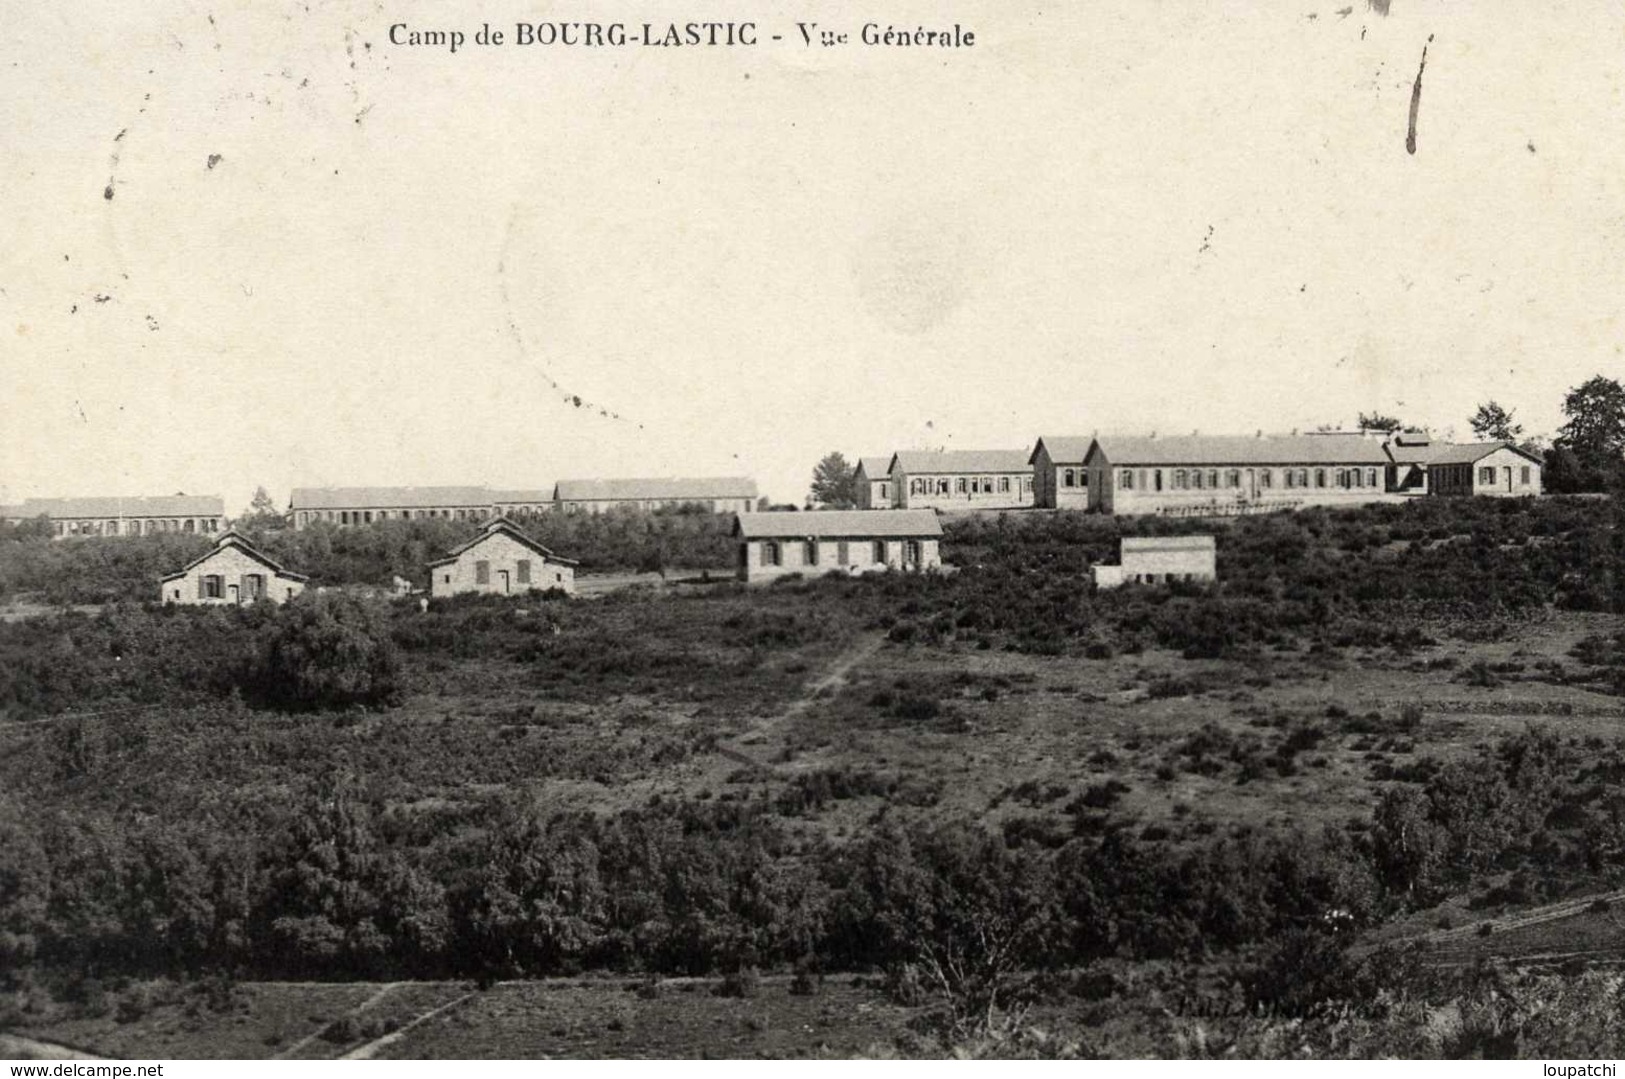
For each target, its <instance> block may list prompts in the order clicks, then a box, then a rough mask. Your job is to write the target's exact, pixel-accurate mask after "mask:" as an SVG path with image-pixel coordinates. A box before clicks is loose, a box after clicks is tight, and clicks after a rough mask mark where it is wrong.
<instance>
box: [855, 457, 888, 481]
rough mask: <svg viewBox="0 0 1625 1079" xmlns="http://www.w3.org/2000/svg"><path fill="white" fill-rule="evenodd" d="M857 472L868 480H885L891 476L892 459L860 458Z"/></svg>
mask: <svg viewBox="0 0 1625 1079" xmlns="http://www.w3.org/2000/svg"><path fill="white" fill-rule="evenodd" d="M857 471H859V472H862V473H863V478H864V479H867V480H883V479H885V478H886V477H887V476H889V475H891V458H890V457H859V458H858V468H857Z"/></svg>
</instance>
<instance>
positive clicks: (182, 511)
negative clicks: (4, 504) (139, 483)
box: [13, 495, 226, 518]
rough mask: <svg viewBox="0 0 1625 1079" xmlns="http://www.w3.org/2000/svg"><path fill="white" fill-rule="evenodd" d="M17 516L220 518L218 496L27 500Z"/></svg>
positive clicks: (223, 509) (222, 509)
mask: <svg viewBox="0 0 1625 1079" xmlns="http://www.w3.org/2000/svg"><path fill="white" fill-rule="evenodd" d="M13 508H14V509H16V510H17V511H18V513H19V515H20V516H23V517H38V516H40V515H42V514H43V515H45V516H47V517H61V518H69V517H107V518H111V517H223V516H225V513H226V503H225V500H224V499H222V498H221V497H220V496H219V495H133V496H130V497H127V498H126V497H119V496H116V495H115V496H110V497H101V498H29V499H25V500H24V501H23V504H22V505H21V506H16V507H13Z"/></svg>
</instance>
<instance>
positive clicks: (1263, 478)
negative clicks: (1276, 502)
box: [1258, 468, 1275, 491]
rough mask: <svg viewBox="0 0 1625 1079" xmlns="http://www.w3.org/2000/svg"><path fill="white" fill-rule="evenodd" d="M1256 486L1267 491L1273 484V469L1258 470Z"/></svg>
mask: <svg viewBox="0 0 1625 1079" xmlns="http://www.w3.org/2000/svg"><path fill="white" fill-rule="evenodd" d="M1258 486H1259V489H1260V490H1264V491H1267V490H1269V489H1270V488H1271V487H1273V486H1275V471H1274V470H1273V469H1269V468H1261V469H1259V470H1258Z"/></svg>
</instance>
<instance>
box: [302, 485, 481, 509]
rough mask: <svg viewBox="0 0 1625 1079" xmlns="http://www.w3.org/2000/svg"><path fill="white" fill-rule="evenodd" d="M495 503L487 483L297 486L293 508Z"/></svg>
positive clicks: (395, 506)
mask: <svg viewBox="0 0 1625 1079" xmlns="http://www.w3.org/2000/svg"><path fill="white" fill-rule="evenodd" d="M491 504H492V499H491V490H490V488H488V487H295V488H294V489H293V494H292V495H291V496H290V497H289V499H288V508H289V509H290V510H351V509H363V510H366V509H383V510H392V509H430V508H434V507H437V506H484V507H489V506H490V505H491Z"/></svg>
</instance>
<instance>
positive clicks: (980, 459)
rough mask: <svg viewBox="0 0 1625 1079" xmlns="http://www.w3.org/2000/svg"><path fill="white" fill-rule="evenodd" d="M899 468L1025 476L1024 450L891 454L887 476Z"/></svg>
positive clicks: (923, 471)
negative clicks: (1016, 473) (1021, 473)
mask: <svg viewBox="0 0 1625 1079" xmlns="http://www.w3.org/2000/svg"><path fill="white" fill-rule="evenodd" d="M899 466H901V467H902V469H903V471H904V472H905V473H914V474H916V475H918V474H920V473H943V472H946V473H960V472H962V473H965V474H967V475H968V474H970V473H972V472H976V473H981V472H1026V471H1027V467H1028V464H1027V451H1026V450H898V451H897V452H896V453H894V454H892V459H891V462H890V467H889V468H888V469H887V471H888V472H890V471H891V470H892V469H895V468H897V467H899Z"/></svg>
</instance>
